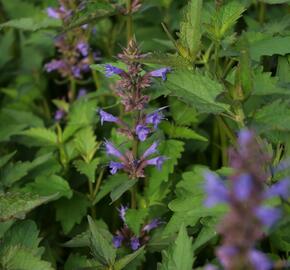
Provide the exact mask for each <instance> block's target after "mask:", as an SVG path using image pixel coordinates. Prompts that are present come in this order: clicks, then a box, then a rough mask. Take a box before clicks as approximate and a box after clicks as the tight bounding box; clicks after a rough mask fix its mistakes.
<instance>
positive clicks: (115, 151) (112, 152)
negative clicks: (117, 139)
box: [105, 141, 123, 158]
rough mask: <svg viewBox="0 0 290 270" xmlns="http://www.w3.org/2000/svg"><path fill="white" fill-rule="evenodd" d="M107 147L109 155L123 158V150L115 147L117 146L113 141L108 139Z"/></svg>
mask: <svg viewBox="0 0 290 270" xmlns="http://www.w3.org/2000/svg"><path fill="white" fill-rule="evenodd" d="M105 147H106V152H107V154H108V155H111V156H115V157H117V158H123V155H122V154H121V152H120V151H119V150H118V149H117V148H115V146H114V145H113V144H112V143H111V142H109V141H106V142H105Z"/></svg>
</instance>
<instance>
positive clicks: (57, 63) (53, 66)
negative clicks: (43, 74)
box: [44, 60, 65, 72]
mask: <svg viewBox="0 0 290 270" xmlns="http://www.w3.org/2000/svg"><path fill="white" fill-rule="evenodd" d="M64 66H65V63H64V62H63V61H61V60H52V61H51V62H49V63H47V64H45V66H44V68H45V70H46V71H47V72H52V71H54V70H57V69H60V68H63V67H64Z"/></svg>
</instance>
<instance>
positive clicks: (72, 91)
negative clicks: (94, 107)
mask: <svg viewBox="0 0 290 270" xmlns="http://www.w3.org/2000/svg"><path fill="white" fill-rule="evenodd" d="M76 86H77V85H76V80H75V79H74V78H73V77H71V78H70V79H69V92H68V98H69V100H70V102H72V101H74V99H75V97H76Z"/></svg>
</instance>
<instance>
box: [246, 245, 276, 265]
mask: <svg viewBox="0 0 290 270" xmlns="http://www.w3.org/2000/svg"><path fill="white" fill-rule="evenodd" d="M249 260H250V262H251V264H252V265H253V266H254V269H256V270H270V269H271V268H272V263H271V262H270V261H269V259H268V258H267V256H266V255H265V254H263V253H262V252H260V251H258V250H255V249H254V250H252V251H251V252H250V254H249Z"/></svg>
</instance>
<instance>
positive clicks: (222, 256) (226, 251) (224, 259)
mask: <svg viewBox="0 0 290 270" xmlns="http://www.w3.org/2000/svg"><path fill="white" fill-rule="evenodd" d="M236 254H237V250H236V248H234V247H232V246H221V247H219V248H218V250H217V256H218V258H219V260H220V262H221V264H222V265H223V266H224V267H225V268H226V269H228V268H229V267H230V263H231V261H232V258H233V256H235V255H236Z"/></svg>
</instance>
